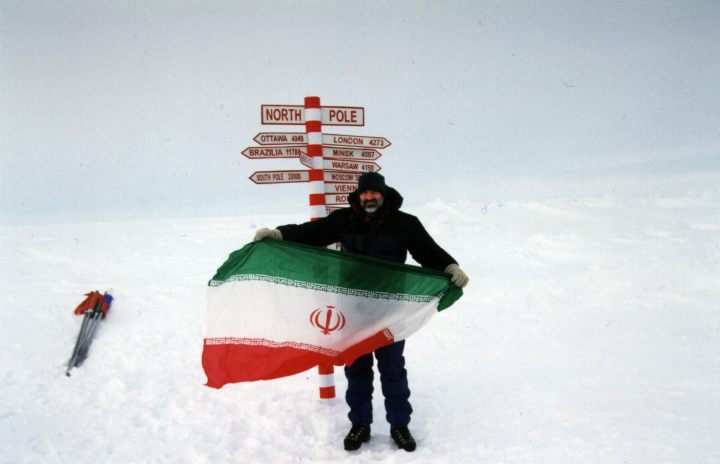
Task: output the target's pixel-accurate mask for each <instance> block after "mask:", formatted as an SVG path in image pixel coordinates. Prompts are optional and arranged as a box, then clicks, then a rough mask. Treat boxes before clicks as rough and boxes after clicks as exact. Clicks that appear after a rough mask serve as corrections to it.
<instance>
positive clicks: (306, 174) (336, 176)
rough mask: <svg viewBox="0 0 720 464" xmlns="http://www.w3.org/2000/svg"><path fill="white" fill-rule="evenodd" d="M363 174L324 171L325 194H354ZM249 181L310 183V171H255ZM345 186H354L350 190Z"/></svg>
mask: <svg viewBox="0 0 720 464" xmlns="http://www.w3.org/2000/svg"><path fill="white" fill-rule="evenodd" d="M361 175H362V173H360V172H345V171H323V179H324V180H325V185H326V186H327V187H326V188H325V193H340V192H352V191H354V190H355V189H356V188H357V182H358V179H360V176H361ZM249 179H250V180H251V181H253V182H255V183H256V184H282V183H294V182H309V181H310V171H308V170H306V169H292V170H289V171H255V172H253V173H252V175H251V176H250V177H249ZM341 185H344V186H350V185H351V186H353V189H352V190H348V189H347V187H340V186H341Z"/></svg>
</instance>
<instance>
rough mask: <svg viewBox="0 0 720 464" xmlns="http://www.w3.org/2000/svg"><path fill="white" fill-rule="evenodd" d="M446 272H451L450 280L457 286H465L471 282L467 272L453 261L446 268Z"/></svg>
mask: <svg viewBox="0 0 720 464" xmlns="http://www.w3.org/2000/svg"><path fill="white" fill-rule="evenodd" d="M445 272H447V273H448V274H450V281H451V282H452V283H453V284H455V286H456V287H460V288H462V287H464V286H466V285H467V284H468V282H470V277H468V276H467V274H465V273H464V272H463V271H462V269H460V266H458V265H457V264H455V263H453V264H451V265H449V266H448V267H446V268H445Z"/></svg>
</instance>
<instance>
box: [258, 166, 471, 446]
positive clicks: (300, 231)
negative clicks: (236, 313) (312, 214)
mask: <svg viewBox="0 0 720 464" xmlns="http://www.w3.org/2000/svg"><path fill="white" fill-rule="evenodd" d="M348 202H349V203H350V206H349V207H347V208H342V209H339V210H336V211H333V212H332V213H330V215H328V216H327V217H325V218H321V219H318V220H317V221H312V222H306V223H304V224H289V225H285V226H280V227H278V228H277V229H266V228H263V229H259V230H258V231H257V233H256V235H255V240H261V239H263V238H273V239H279V240H289V241H292V242H299V243H305V244H310V245H317V246H327V245H330V244H331V243H336V242H340V245H341V249H342V251H346V252H350V253H358V254H362V255H367V256H373V257H375V258H382V259H388V260H391V261H397V262H400V263H404V262H405V259H406V258H407V254H408V252H410V254H411V255H412V257H413V258H414V259H415V261H417V262H418V263H420V265H421V266H423V267H428V268H432V269H437V270H444V271H445V272H447V273H449V274H450V277H451V280H452V282H453V284H455V285H457V286H458V287H464V286H465V285H467V283H468V281H469V279H468V277H467V275H465V273H464V272H463V271H462V270H461V269H460V268H459V267H458V264H457V261H455V259H453V257H452V256H450V255H449V254H448V253H447V252H446V251H445V250H443V249H442V248H440V246H438V245H437V244H436V243H435V241H434V240H433V239H432V238H431V237H430V235H429V234H428V233H427V231H426V230H425V228H424V227H423V225H422V224H421V223H420V221H419V220H418V218H416V217H415V216H411V215H409V214H407V213H404V212H402V211H400V207H401V206H402V202H403V198H402V196H401V195H400V194H399V193H398V192H397V191H396V190H395V189H393V188H392V187H389V186H386V185H385V178H384V177H383V176H382V175H380V174H378V173H375V172H368V173H365V174H363V175H362V176H360V179H359V180H358V188H357V190H356V191H354V192H353V193H351V194H350V195H349V196H348ZM404 347H405V341H404V340H401V341H399V342H396V343H393V344H391V345H388V346H384V347H382V348H379V349H378V350H376V351H375V353H374V354H375V358H377V361H378V370H379V372H380V383H381V384H382V392H383V395H384V396H385V411H386V419H387V421H388V422H389V423H390V435H391V436H392V438H393V440H395V443H397V445H398V446H399V447H400V448H402V449H404V450H405V451H414V450H415V447H416V443H415V439H414V438H413V436H412V434H411V433H410V430H409V429H408V424H409V422H410V415H411V413H412V407H411V406H410V402H409V401H408V399H409V397H410V389H409V388H408V380H407V371H406V370H405V358H404V357H403V349H404ZM372 366H373V353H370V354H366V355H364V356H361V357H360V358H358V359H357V360H355V362H354V363H353V364H352V365H350V366H346V367H345V376H346V377H347V380H348V386H347V392H346V393H345V399H346V401H347V403H348V406H350V413H349V414H348V418H349V419H350V422H351V423H352V427H351V429H350V432H349V433H348V434H347V436H346V437H345V440H344V446H345V449H346V450H348V451H352V450H356V449H358V448H360V446H361V445H362V444H363V443H364V442H367V441H368V440H370V424H371V423H372V394H373V369H372Z"/></svg>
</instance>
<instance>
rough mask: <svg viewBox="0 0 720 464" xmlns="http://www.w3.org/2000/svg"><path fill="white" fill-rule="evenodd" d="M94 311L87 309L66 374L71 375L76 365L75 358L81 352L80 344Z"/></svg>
mask: <svg viewBox="0 0 720 464" xmlns="http://www.w3.org/2000/svg"><path fill="white" fill-rule="evenodd" d="M92 313H93V312H92V311H91V310H89V309H88V310H87V311H85V313H84V315H83V321H82V325H81V326H80V332H78V336H77V339H76V340H75V347H74V348H73V352H72V355H71V356H70V359H69V360H68V363H67V371H65V375H67V376H68V377H70V369H72V368H73V367H74V366H75V360H76V359H77V356H78V353H79V352H80V346H81V344H82V339H83V337H84V336H85V331H86V330H87V326H88V323H89V321H90V319H91V318H92Z"/></svg>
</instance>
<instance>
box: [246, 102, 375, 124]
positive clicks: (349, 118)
mask: <svg viewBox="0 0 720 464" xmlns="http://www.w3.org/2000/svg"><path fill="white" fill-rule="evenodd" d="M320 118H321V121H322V124H324V125H326V126H364V125H365V108H362V107H359V106H323V107H322V108H321V116H320ZM260 122H261V123H262V124H273V125H276V124H279V125H297V124H304V123H305V107H303V106H302V105H261V106H260Z"/></svg>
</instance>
